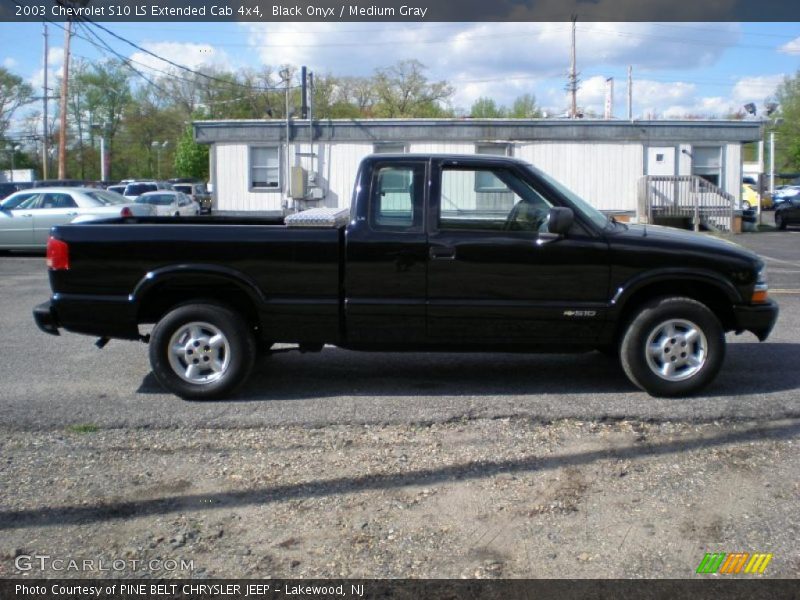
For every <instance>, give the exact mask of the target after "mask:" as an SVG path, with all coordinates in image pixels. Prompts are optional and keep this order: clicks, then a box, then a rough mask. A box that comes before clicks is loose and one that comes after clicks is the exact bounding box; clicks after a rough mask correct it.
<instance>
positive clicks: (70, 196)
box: [0, 188, 155, 250]
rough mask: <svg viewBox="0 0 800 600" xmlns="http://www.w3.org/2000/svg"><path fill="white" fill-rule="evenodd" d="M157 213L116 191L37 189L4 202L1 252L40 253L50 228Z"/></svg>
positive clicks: (1, 206) (0, 212)
mask: <svg viewBox="0 0 800 600" xmlns="http://www.w3.org/2000/svg"><path fill="white" fill-rule="evenodd" d="M153 214H155V211H154V210H153V208H152V207H151V206H149V205H142V204H135V203H133V202H129V201H127V200H126V199H125V198H124V197H123V196H120V195H119V194H116V193H114V192H109V191H106V190H100V189H94V188H33V189H30V190H22V191H19V192H16V193H14V194H11V195H10V196H9V197H8V198H6V199H5V200H3V201H2V203H0V249H2V250H40V249H44V248H45V247H46V246H47V238H48V237H49V236H50V228H51V227H53V226H54V225H64V224H66V223H71V222H73V221H78V222H80V221H91V220H95V219H108V218H113V217H145V216H151V215H153Z"/></svg>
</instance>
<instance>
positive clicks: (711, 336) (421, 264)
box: [34, 154, 778, 398]
mask: <svg viewBox="0 0 800 600" xmlns="http://www.w3.org/2000/svg"><path fill="white" fill-rule="evenodd" d="M314 215H315V212H314V210H312V211H310V212H309V213H300V214H299V217H300V218H299V221H300V224H301V225H300V226H291V225H286V224H283V220H282V218H281V219H277V218H276V219H274V220H271V219H263V218H262V219H259V218H240V217H239V218H234V217H222V216H212V217H207V218H205V217H201V218H193V219H191V221H189V220H186V221H183V220H180V219H177V218H127V219H115V220H112V221H105V222H95V223H85V224H80V225H66V226H59V227H55V228H54V229H53V231H52V237H51V240H50V242H49V245H48V265H49V274H50V283H51V287H52V289H53V296H52V298H51V299H50V301H49V302H46V303H44V304H42V305H39V306H37V307H36V308H35V310H34V316H35V319H36V321H37V323H38V325H39V327H40V328H41V329H43V330H44V331H46V332H48V333H54V334H58V332H59V329H60V328H64V329H66V330H67V331H73V332H77V333H83V334H88V335H95V336H99V337H100V338H101V344H102V343H104V342H105V341H107V339H108V338H122V339H131V340H136V339H143V340H145V341H149V343H150V361H151V364H152V368H153V372H154V373H155V375H156V377H157V378H158V380H159V381H160V382H161V384H162V385H163V386H164V387H165V388H167V389H168V390H171V391H172V392H174V393H175V394H178V395H179V396H181V397H183V398H217V397H221V396H224V395H227V394H230V393H231V392H232V391H233V390H234V388H235V387H236V386H238V385H240V384H241V383H242V382H243V381H245V379H246V378H247V376H248V374H249V372H250V371H251V369H252V368H253V364H254V360H255V357H256V355H257V352H258V350H259V349H260V348H264V347H269V346H270V345H271V344H273V343H276V342H280V343H296V344H299V346H300V349H301V350H318V349H321V348H322V347H323V345H324V344H334V345H337V346H340V347H343V348H349V349H356V350H391V351H431V350H445V351H501V352H509V351H512V352H516V351H531V352H575V351H588V350H593V349H599V350H603V351H605V352H613V353H615V354H617V355H618V356H619V358H620V361H621V363H622V366H623V368H624V370H625V373H626V374H627V375H628V377H629V378H630V380H631V381H632V382H633V383H634V384H635V385H637V386H639V387H640V388H642V389H644V390H646V391H647V392H649V393H650V394H652V395H658V396H679V395H687V394H691V393H693V392H696V391H697V390H699V389H700V388H702V387H703V386H705V385H707V384H708V383H710V382H711V381H712V380H713V379H714V378H715V377H716V375H717V374H718V372H719V370H720V368H721V367H722V364H723V360H724V355H725V332H727V331H736V332H737V333H738V332H742V331H745V330H748V331H751V332H753V333H754V334H755V335H756V336H757V337H758V338H759V339H760V340H764V339H766V337H767V336H768V335H769V332H770V331H771V329H772V327H773V325H774V323H775V320H776V318H777V315H778V307H777V305H776V304H775V302H773V301H772V300H770V299H769V298H768V297H767V282H766V274H765V268H764V264H763V262H762V261H761V260H760V259H759V258H758V257H757V256H756V255H755V254H753V253H751V252H750V251H748V250H745V249H743V248H741V247H739V246H737V245H736V244H733V243H730V242H727V241H724V240H720V239H716V238H713V237H710V236H706V235H699V234H694V233H689V232H684V231H678V230H674V229H667V228H662V227H653V226H642V225H631V226H628V225H625V224H622V223H617V222H616V221H614V220H613V219H609V218H607V217H606V216H604V215H603V214H602V213H600V212H598V211H597V210H595V209H594V208H592V207H591V206H590V205H588V204H587V203H586V202H585V201H583V200H582V199H581V198H579V197H577V196H576V195H574V194H573V193H572V192H570V191H569V190H567V189H565V188H564V187H563V186H561V185H560V184H559V183H558V182H556V181H554V180H553V179H551V178H550V177H548V176H547V175H545V174H544V173H542V172H541V171H539V170H538V169H536V168H535V167H533V166H532V165H529V164H526V163H524V162H522V161H519V160H515V159H511V158H504V157H490V156H449V155H448V156H439V155H436V156H434V155H411V154H403V155H373V156H369V157H367V158H365V159H364V160H363V162H362V164H361V166H360V168H359V172H358V175H357V181H356V184H355V190H354V192H353V200H352V207H351V210H350V213H349V215H347V218H346V219H344V222H343V223H341V224H339V223H331V224H330V225H329V226H327V227H319V226H316V227H315V226H310V225H302V223H303V222H304V221H308V219H305V218H304V217H313V216H314ZM290 220H291V219H289V220H287V221H290ZM150 323H155V327H154V328H153V331H152V334H151V335H149V336H144V335H142V334H141V332H140V326H141V325H143V324H150Z"/></svg>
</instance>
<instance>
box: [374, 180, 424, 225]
mask: <svg viewBox="0 0 800 600" xmlns="http://www.w3.org/2000/svg"><path fill="white" fill-rule="evenodd" d="M424 182H425V165H424V164H418V165H391V166H389V165H386V166H382V167H380V166H379V167H377V168H376V169H375V171H374V175H373V179H372V193H371V194H370V217H369V219H370V226H371V227H372V228H374V229H385V230H394V231H419V230H421V229H422V213H423V210H424V193H425V184H424Z"/></svg>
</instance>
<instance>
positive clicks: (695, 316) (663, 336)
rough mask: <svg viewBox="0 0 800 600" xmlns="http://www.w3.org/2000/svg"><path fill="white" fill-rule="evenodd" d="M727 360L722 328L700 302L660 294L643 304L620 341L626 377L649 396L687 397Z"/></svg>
mask: <svg viewBox="0 0 800 600" xmlns="http://www.w3.org/2000/svg"><path fill="white" fill-rule="evenodd" d="M724 358H725V332H724V330H723V328H722V325H721V324H720V322H719V320H718V319H717V317H716V316H715V315H714V313H712V312H711V310H709V308H708V307H707V306H705V305H704V304H702V303H700V302H697V301H696V300H692V299H691V298H683V297H673V298H660V299H658V300H655V301H653V302H651V303H650V304H648V305H646V306H645V307H644V308H642V309H641V310H640V311H639V313H638V314H637V315H636V316H635V317H634V319H633V320H632V321H631V323H630V325H629V326H628V329H627V330H626V331H625V335H624V337H623V339H622V346H621V348H620V359H621V361H622V368H623V369H624V370H625V374H626V375H627V376H628V378H629V379H630V380H631V381H632V382H633V383H634V384H635V385H637V386H638V387H640V388H641V389H643V390H645V391H646V392H648V393H649V394H651V395H653V396H686V395H689V394H692V393H694V392H697V391H699V390H701V389H702V388H704V387H705V386H707V385H708V384H709V383H711V382H712V381H713V380H714V378H715V377H716V376H717V374H718V373H719V370H720V368H721V367H722V363H723V360H724Z"/></svg>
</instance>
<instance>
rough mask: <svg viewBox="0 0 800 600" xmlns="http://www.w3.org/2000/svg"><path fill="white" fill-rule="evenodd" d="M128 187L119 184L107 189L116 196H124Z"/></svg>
mask: <svg viewBox="0 0 800 600" xmlns="http://www.w3.org/2000/svg"><path fill="white" fill-rule="evenodd" d="M126 187H128V186H127V184H118V185H110V186H108V187H107V188H106V189H107V190H108V191H109V192H114V193H115V194H119V195H120V196H124V195H125V188H126Z"/></svg>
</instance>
